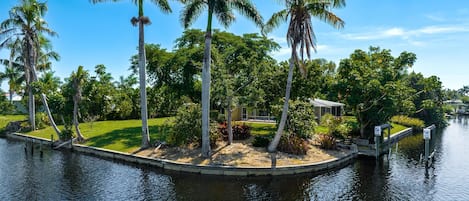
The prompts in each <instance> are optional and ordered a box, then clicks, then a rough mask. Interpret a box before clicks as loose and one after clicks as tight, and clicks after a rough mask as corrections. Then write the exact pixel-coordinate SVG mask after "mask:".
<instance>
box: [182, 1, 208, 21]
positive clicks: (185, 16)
mask: <svg viewBox="0 0 469 201" xmlns="http://www.w3.org/2000/svg"><path fill="white" fill-rule="evenodd" d="M187 2H188V4H187V5H186V6H185V7H184V8H183V10H182V12H181V17H180V20H181V23H182V25H183V26H184V28H188V27H189V26H190V25H191V24H192V23H193V22H194V21H195V19H197V17H199V16H200V14H201V13H202V11H203V9H204V7H206V6H207V4H205V2H204V1H203V0H193V1H190V2H189V1H187Z"/></svg>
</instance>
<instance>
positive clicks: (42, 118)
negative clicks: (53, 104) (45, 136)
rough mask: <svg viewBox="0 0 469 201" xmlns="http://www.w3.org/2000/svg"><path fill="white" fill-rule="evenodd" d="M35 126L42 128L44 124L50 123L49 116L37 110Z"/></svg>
mask: <svg viewBox="0 0 469 201" xmlns="http://www.w3.org/2000/svg"><path fill="white" fill-rule="evenodd" d="M35 118H36V128H37V129H43V128H45V127H46V126H48V125H49V124H50V122H49V118H48V117H47V114H46V113H44V112H38V113H36V116H35Z"/></svg>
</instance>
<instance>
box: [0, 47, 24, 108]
mask: <svg viewBox="0 0 469 201" xmlns="http://www.w3.org/2000/svg"><path fill="white" fill-rule="evenodd" d="M6 46H7V48H8V49H10V59H9V60H6V59H2V60H0V62H1V63H3V65H5V73H4V74H3V78H5V79H8V92H9V95H10V103H13V93H14V92H18V91H19V90H20V88H21V84H22V83H23V82H24V73H22V71H21V70H22V68H24V66H23V65H19V64H18V62H20V61H21V60H22V59H23V58H22V57H21V53H20V52H21V40H20V39H19V38H16V39H15V40H11V41H8V44H6Z"/></svg>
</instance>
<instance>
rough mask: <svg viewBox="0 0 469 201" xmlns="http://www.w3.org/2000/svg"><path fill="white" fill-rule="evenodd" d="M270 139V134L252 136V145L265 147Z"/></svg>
mask: <svg viewBox="0 0 469 201" xmlns="http://www.w3.org/2000/svg"><path fill="white" fill-rule="evenodd" d="M270 141H272V136H263V135H257V136H256V137H254V141H252V146H254V147H267V146H268V145H269V143H270Z"/></svg>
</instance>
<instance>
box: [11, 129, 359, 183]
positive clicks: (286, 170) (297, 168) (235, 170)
mask: <svg viewBox="0 0 469 201" xmlns="http://www.w3.org/2000/svg"><path fill="white" fill-rule="evenodd" d="M7 137H8V138H11V139H16V140H22V141H28V142H29V141H33V142H35V143H42V144H48V145H50V144H51V142H50V140H47V139H43V138H36V137H32V136H28V135H23V134H18V133H13V134H8V135H7ZM65 147H66V148H70V146H65ZM73 150H74V151H76V152H80V153H86V154H91V155H95V156H99V157H102V158H107V159H113V160H119V161H125V162H130V163H135V164H141V165H148V166H154V167H159V168H162V169H164V170H171V171H176V172H188V173H195V174H206V175H226V176H267V175H294V174H302V173H310V174H311V173H312V174H315V173H323V172H326V171H328V170H334V169H339V168H342V167H345V166H347V165H348V164H351V163H352V162H353V161H354V159H355V158H356V157H357V156H358V151H357V149H356V147H355V148H353V150H352V151H351V153H350V154H348V155H347V156H345V157H342V158H335V159H330V160H327V161H322V162H317V163H311V164H304V165H291V166H277V167H275V169H273V168H270V167H269V168H266V167H259V168H257V167H232V166H216V165H193V164H188V163H179V162H175V161H170V160H165V159H158V158H149V157H144V156H137V155H134V154H129V153H124V152H118V151H112V150H107V149H101V148H96V147H90V146H85V145H78V144H74V145H73Z"/></svg>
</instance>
